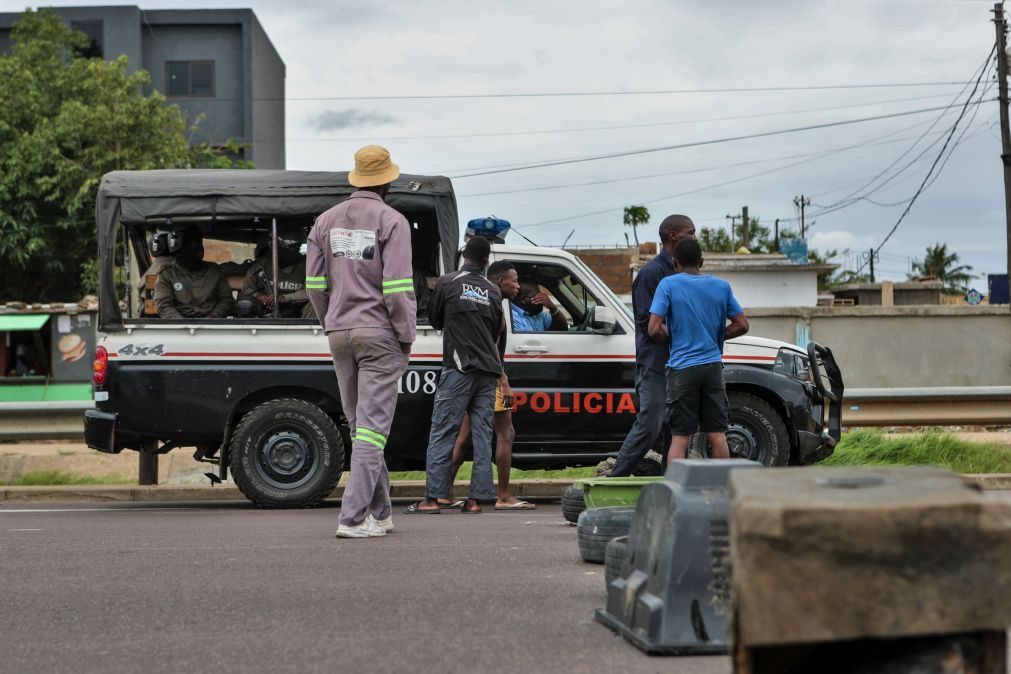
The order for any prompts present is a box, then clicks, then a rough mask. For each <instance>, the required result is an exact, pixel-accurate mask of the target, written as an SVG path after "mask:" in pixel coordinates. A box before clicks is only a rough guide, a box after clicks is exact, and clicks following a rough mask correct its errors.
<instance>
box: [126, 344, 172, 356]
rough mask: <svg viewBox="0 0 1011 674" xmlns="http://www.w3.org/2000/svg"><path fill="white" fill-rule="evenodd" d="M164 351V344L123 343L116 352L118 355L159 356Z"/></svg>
mask: <svg viewBox="0 0 1011 674" xmlns="http://www.w3.org/2000/svg"><path fill="white" fill-rule="evenodd" d="M163 353H165V345H164V344H155V345H153V346H152V345H150V344H125V345H124V346H122V347H120V349H119V350H118V351H117V352H116V355H119V356H128V357H130V358H135V357H137V356H160V355H162V354H163Z"/></svg>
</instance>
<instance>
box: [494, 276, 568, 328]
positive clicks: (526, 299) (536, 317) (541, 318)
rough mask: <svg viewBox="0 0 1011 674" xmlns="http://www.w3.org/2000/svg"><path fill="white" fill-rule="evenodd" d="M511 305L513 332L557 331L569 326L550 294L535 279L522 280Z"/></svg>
mask: <svg viewBox="0 0 1011 674" xmlns="http://www.w3.org/2000/svg"><path fill="white" fill-rule="evenodd" d="M509 306H510V307H511V310H512V311H511V313H512V319H513V332H546V331H553V332H557V331H563V330H566V329H568V327H569V326H568V324H567V323H566V322H565V316H563V315H562V312H561V311H560V310H559V309H558V307H556V306H555V305H554V303H552V301H551V298H550V297H548V294H547V293H546V292H544V291H542V290H541V288H540V286H538V285H537V284H536V283H534V282H533V281H520V292H519V294H518V295H516V298H515V299H513V300H512V301H511V302H510V303H509Z"/></svg>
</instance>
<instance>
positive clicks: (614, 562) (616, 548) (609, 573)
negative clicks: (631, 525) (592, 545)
mask: <svg viewBox="0 0 1011 674" xmlns="http://www.w3.org/2000/svg"><path fill="white" fill-rule="evenodd" d="M627 549H628V536H618V537H617V538H612V539H611V540H610V541H608V542H607V547H606V548H604V578H605V580H606V581H607V584H608V585H610V584H611V581H612V580H614V579H615V578H617V577H618V576H619V575H620V574H621V567H622V565H623V564H624V563H625V551H626V550H627Z"/></svg>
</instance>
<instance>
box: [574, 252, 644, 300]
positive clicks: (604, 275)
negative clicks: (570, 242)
mask: <svg viewBox="0 0 1011 674" xmlns="http://www.w3.org/2000/svg"><path fill="white" fill-rule="evenodd" d="M565 250H566V252H569V253H572V254H573V255H575V256H576V257H578V258H579V259H580V260H582V261H583V264H585V265H586V266H587V267H589V268H590V269H592V270H593V273H594V274H596V275H597V276H599V277H600V278H601V280H603V281H604V283H605V284H607V287H609V288H610V289H611V290H612V291H613V292H614V293H615V294H616V295H623V294H625V293H630V292H632V266H631V265H632V262H633V259H635V260H638V251H637V250H636V249H635V248H566V249H565Z"/></svg>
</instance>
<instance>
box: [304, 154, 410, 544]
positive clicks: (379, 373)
mask: <svg viewBox="0 0 1011 674" xmlns="http://www.w3.org/2000/svg"><path fill="white" fill-rule="evenodd" d="M399 175H400V168H399V167H398V166H397V165H396V164H394V163H393V162H392V161H390V153H389V151H387V150H386V148H383V147H380V146H378V145H366V146H365V147H363V148H362V149H360V150H358V152H356V153H355V168H354V170H353V171H351V172H350V173H348V182H349V183H351V185H353V186H354V187H357V188H358V190H357V191H356V192H354V193H352V194H351V196H349V197H348V198H347V200H346V201H344V202H343V203H341V204H338V205H337V206H334V207H333V208H331V209H330V210H328V211H327V212H325V213H323V214H322V215H320V216H319V218H317V219H316V224H315V225H313V228H312V231H311V232H310V233H309V238H308V241H307V249H308V250H307V252H306V279H305V287H306V290H307V291H308V292H309V299H310V301H311V302H312V305H313V308H315V310H316V315H317V316H319V319H320V323H321V324H322V325H323V330H324V332H326V335H327V339H328V340H329V342H330V354H331V355H332V356H333V362H334V370H336V372H337V384H338V386H339V387H340V393H341V404H342V406H343V408H344V415H345V416H346V417H347V419H348V423H349V425H350V427H351V433H352V436H353V438H354V442H353V444H352V448H351V476H350V479H349V481H348V486H347V488H346V489H345V490H344V498H343V500H342V502H341V513H340V523H339V527H338V528H337V537H338V538H369V537H376V536H383V535H385V534H386V533H387V532H389V531H393V518H392V512H393V511H392V506H391V504H390V477H389V474H388V473H387V471H386V462H385V460H384V458H383V449H384V448H385V447H386V438H387V436H388V435H389V433H390V426H391V425H392V424H393V413H394V411H395V410H396V406H397V384H398V382H399V381H400V378H401V377H402V376H403V374H404V371H405V370H406V369H407V364H408V360H409V358H410V353H411V345H412V344H413V343H414V338H415V331H416V310H417V309H416V307H417V301H416V299H415V294H414V283H413V281H412V275H413V270H412V266H411V229H410V225H409V224H408V223H407V220H406V219H405V218H404V216H402V215H401V214H400V213H398V212H397V211H395V210H394V209H392V208H390V207H389V206H387V205H386V204H385V202H384V200H385V198H386V195H387V193H388V192H389V189H390V183H392V182H393V181H394V180H396V179H397V177H399Z"/></svg>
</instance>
